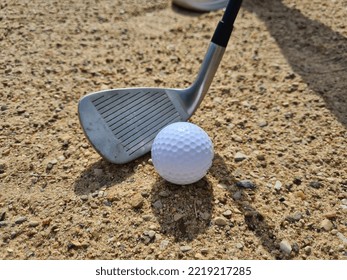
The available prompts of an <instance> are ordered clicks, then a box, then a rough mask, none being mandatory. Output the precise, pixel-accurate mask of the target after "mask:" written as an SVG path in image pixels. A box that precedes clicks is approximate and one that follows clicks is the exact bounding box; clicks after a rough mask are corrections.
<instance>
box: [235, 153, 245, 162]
mask: <svg viewBox="0 0 347 280" xmlns="http://www.w3.org/2000/svg"><path fill="white" fill-rule="evenodd" d="M245 159H247V156H246V155H245V154H243V153H241V152H237V153H236V154H235V156H234V160H235V162H240V161H243V160H245Z"/></svg>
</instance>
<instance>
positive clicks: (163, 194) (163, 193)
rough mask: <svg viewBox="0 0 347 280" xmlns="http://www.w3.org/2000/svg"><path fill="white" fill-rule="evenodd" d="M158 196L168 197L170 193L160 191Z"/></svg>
mask: <svg viewBox="0 0 347 280" xmlns="http://www.w3.org/2000/svg"><path fill="white" fill-rule="evenodd" d="M159 196H160V197H169V196H170V193H169V192H168V191H161V192H160V193H159Z"/></svg>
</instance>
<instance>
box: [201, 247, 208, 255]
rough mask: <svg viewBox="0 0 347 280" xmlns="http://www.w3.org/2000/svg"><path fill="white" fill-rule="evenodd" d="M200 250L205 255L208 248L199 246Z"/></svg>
mask: <svg viewBox="0 0 347 280" xmlns="http://www.w3.org/2000/svg"><path fill="white" fill-rule="evenodd" d="M200 252H201V254H203V255H207V254H208V252H209V250H208V248H201V250H200Z"/></svg>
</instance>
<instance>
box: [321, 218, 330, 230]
mask: <svg viewBox="0 0 347 280" xmlns="http://www.w3.org/2000/svg"><path fill="white" fill-rule="evenodd" d="M320 227H321V228H323V229H324V230H326V231H330V230H332V228H333V223H332V222H331V221H330V220H328V219H324V220H323V221H322V222H321V224H320Z"/></svg>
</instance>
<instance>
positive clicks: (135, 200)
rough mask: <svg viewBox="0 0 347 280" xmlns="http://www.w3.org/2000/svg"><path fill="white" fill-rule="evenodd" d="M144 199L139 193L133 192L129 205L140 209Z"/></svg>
mask: <svg viewBox="0 0 347 280" xmlns="http://www.w3.org/2000/svg"><path fill="white" fill-rule="evenodd" d="M143 203H144V199H143V197H142V195H141V194H135V195H134V196H133V197H132V198H131V200H130V205H131V207H132V208H134V209H140V208H141V207H142V206H143Z"/></svg>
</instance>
